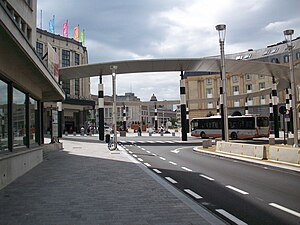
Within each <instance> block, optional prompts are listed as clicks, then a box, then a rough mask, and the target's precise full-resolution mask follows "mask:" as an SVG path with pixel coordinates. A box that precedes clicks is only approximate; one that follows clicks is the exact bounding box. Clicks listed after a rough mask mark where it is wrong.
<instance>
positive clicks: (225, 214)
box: [216, 209, 247, 225]
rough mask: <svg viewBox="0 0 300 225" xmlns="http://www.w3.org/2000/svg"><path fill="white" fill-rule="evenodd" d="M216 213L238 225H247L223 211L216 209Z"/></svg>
mask: <svg viewBox="0 0 300 225" xmlns="http://www.w3.org/2000/svg"><path fill="white" fill-rule="evenodd" d="M216 211H217V212H218V213H220V214H222V215H223V216H225V217H226V218H228V219H230V220H231V221H233V222H234V223H236V224H238V225H247V223H245V222H243V221H241V220H240V219H238V218H236V217H235V216H233V215H231V214H230V213H228V212H226V211H225V210H223V209H216Z"/></svg>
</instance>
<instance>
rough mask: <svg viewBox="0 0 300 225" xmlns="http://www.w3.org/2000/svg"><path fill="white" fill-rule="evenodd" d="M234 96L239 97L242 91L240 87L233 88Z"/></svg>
mask: <svg viewBox="0 0 300 225" xmlns="http://www.w3.org/2000/svg"><path fill="white" fill-rule="evenodd" d="M232 88H233V95H238V94H239V91H240V87H239V86H233V87H232Z"/></svg>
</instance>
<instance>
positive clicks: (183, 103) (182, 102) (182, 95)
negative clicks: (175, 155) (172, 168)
mask: <svg viewBox="0 0 300 225" xmlns="http://www.w3.org/2000/svg"><path fill="white" fill-rule="evenodd" d="M180 76H181V80H180V110H181V140H182V141H187V126H186V96H185V81H184V79H183V71H181V74H180Z"/></svg>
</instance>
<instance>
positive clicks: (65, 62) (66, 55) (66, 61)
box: [61, 49, 70, 84]
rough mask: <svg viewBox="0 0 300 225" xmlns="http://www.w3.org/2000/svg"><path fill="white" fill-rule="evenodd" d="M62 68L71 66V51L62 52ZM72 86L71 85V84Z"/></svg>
mask: <svg viewBox="0 0 300 225" xmlns="http://www.w3.org/2000/svg"><path fill="white" fill-rule="evenodd" d="M61 66H62V67H66V66H70V51H67V50H64V49H63V50H62V62H61ZM69 84H70V83H69Z"/></svg>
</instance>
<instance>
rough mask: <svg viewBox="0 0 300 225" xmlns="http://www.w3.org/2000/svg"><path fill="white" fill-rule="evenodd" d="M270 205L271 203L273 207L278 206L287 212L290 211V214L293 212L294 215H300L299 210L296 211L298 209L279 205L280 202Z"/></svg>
mask: <svg viewBox="0 0 300 225" xmlns="http://www.w3.org/2000/svg"><path fill="white" fill-rule="evenodd" d="M269 205H270V206H273V207H275V208H277V209H280V210H282V211H285V212H287V213H290V214H292V215H294V216H297V217H300V213H298V212H296V211H294V210H291V209H288V208H286V207H284V206H281V205H278V204H276V203H270V204H269Z"/></svg>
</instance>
